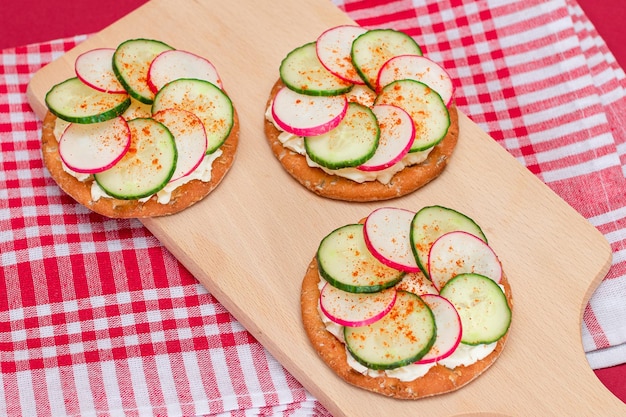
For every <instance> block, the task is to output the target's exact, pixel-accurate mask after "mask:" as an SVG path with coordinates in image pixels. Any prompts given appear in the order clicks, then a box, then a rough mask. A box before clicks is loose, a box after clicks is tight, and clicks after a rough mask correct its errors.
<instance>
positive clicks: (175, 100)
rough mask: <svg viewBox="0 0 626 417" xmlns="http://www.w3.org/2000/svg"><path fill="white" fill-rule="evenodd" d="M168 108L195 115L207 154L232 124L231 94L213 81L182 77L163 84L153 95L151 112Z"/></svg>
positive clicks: (221, 141)
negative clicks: (201, 124) (202, 133)
mask: <svg viewBox="0 0 626 417" xmlns="http://www.w3.org/2000/svg"><path fill="white" fill-rule="evenodd" d="M168 108H175V109H181V110H187V111H188V112H191V113H193V114H195V115H196V116H198V118H199V119H200V120H201V121H202V123H203V124H204V129H205V131H206V136H207V151H206V153H207V154H211V153H213V152H215V151H216V150H217V149H218V148H219V147H220V146H222V144H223V143H224V141H225V140H226V138H227V137H228V135H230V131H231V129H232V128H233V124H234V120H235V119H234V109H233V103H232V102H231V100H230V98H229V97H228V96H227V95H226V93H224V91H222V90H221V89H220V88H219V87H218V86H216V85H215V84H213V83H211V82H209V81H206V80H198V79H195V78H181V79H178V80H174V81H172V82H170V83H168V84H167V85H165V86H164V87H163V88H161V90H159V92H158V93H157V95H156V96H155V98H154V103H153V104H152V114H155V113H157V112H159V111H161V110H165V109H168Z"/></svg>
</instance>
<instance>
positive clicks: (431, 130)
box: [376, 79, 450, 152]
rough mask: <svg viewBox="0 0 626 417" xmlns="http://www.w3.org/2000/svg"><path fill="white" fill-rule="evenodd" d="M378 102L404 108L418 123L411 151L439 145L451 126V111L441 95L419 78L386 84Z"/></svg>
mask: <svg viewBox="0 0 626 417" xmlns="http://www.w3.org/2000/svg"><path fill="white" fill-rule="evenodd" d="M376 104H377V105H379V104H392V105H395V106H398V107H400V108H402V109H404V110H405V111H406V112H407V113H409V115H410V116H411V118H412V119H413V123H415V139H414V140H413V145H412V146H411V149H410V150H409V152H419V151H423V150H426V149H429V148H432V147H433V146H435V145H437V144H438V143H439V142H441V141H442V140H443V138H444V137H445V136H446V134H447V133H448V128H449V127H450V113H449V112H448V108H447V107H446V103H444V101H443V100H442V99H441V96H440V95H439V94H438V93H437V92H436V91H435V90H433V89H432V88H430V87H429V86H427V85H426V84H424V83H422V82H420V81H416V80H409V79H405V80H398V81H394V82H392V83H390V84H388V85H386V86H385V88H383V89H382V91H381V92H380V94H379V95H378V97H376Z"/></svg>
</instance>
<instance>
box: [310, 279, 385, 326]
mask: <svg viewBox="0 0 626 417" xmlns="http://www.w3.org/2000/svg"><path fill="white" fill-rule="evenodd" d="M395 301H396V290H395V289H394V288H393V287H392V288H388V289H386V290H382V291H379V292H374V293H352V292H346V291H343V290H340V289H338V288H336V287H333V286H332V285H330V284H329V283H326V284H324V287H323V288H322V291H321V293H320V309H321V310H322V312H323V313H324V315H325V316H326V317H328V318H329V319H330V320H332V321H333V322H335V323H337V324H339V325H342V326H347V327H359V326H366V325H368V324H372V323H374V322H376V321H378V320H380V319H381V318H382V317H384V316H385V314H387V313H388V312H389V310H391V308H392V307H393V305H394V303H395Z"/></svg>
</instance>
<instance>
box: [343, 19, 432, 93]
mask: <svg viewBox="0 0 626 417" xmlns="http://www.w3.org/2000/svg"><path fill="white" fill-rule="evenodd" d="M407 54H410V55H422V49H421V48H420V46H419V45H418V44H417V42H415V40H414V39H413V38H411V37H410V36H409V35H407V34H406V33H403V32H400V31H397V30H393V29H372V30H369V31H367V32H365V33H364V34H362V35H361V36H359V37H357V38H356V39H355V40H354V41H353V42H352V50H351V56H352V63H353V65H354V67H355V68H356V70H357V72H358V73H359V75H360V76H361V78H362V79H363V81H365V84H367V86H368V87H369V88H371V89H372V90H374V91H376V81H377V80H378V72H379V71H380V69H381V68H382V66H383V65H384V64H385V62H387V61H388V60H389V59H391V58H393V57H394V56H398V55H407Z"/></svg>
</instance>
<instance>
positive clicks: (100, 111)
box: [44, 77, 130, 123]
mask: <svg viewBox="0 0 626 417" xmlns="http://www.w3.org/2000/svg"><path fill="white" fill-rule="evenodd" d="M44 100H45V103H46V106H47V107H48V110H50V113H52V114H54V115H55V116H57V117H58V118H60V119H63V120H65V121H67V122H71V123H99V122H104V121H107V120H111V119H114V118H116V117H117V116H119V115H121V114H122V113H124V111H126V109H127V108H128V107H129V106H130V97H129V96H128V95H127V94H112V93H106V92H103V91H98V90H95V89H93V88H91V87H89V86H88V85H86V84H84V83H83V82H82V81H81V80H80V79H79V78H78V77H73V78H69V79H67V80H65V81H63V82H61V83H59V84H56V85H55V86H53V87H52V88H51V89H50V90H49V91H48V92H47V93H46V97H45V99H44Z"/></svg>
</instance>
